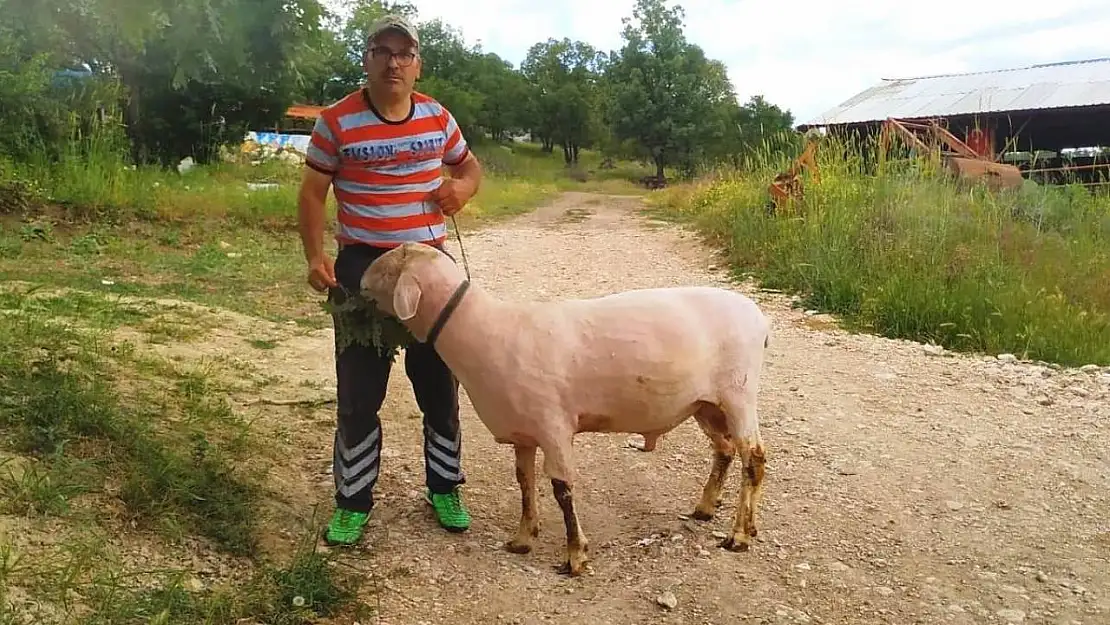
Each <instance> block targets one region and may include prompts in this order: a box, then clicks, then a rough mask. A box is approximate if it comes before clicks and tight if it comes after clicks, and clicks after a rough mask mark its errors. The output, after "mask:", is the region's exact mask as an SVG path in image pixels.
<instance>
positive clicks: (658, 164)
mask: <svg viewBox="0 0 1110 625" xmlns="http://www.w3.org/2000/svg"><path fill="white" fill-rule="evenodd" d="M653 160H654V161H655V177H656V179H658V180H659V181H660V182H662V181H663V180H664V178H663V154H661V153H660V154H656V155H655V157H654V158H653Z"/></svg>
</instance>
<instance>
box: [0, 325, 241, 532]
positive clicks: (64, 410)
mask: <svg viewBox="0 0 1110 625" xmlns="http://www.w3.org/2000/svg"><path fill="white" fill-rule="evenodd" d="M0 337H3V340H4V342H5V344H6V345H8V346H9V349H7V350H5V352H4V354H3V355H2V356H0V370H3V371H4V372H5V374H4V375H3V376H0V397H3V398H5V399H4V400H3V402H0V425H2V426H3V427H4V432H5V435H6V438H7V441H6V446H7V447H8V448H9V449H12V450H13V451H14V452H16V453H18V454H20V455H23V456H28V457H30V458H32V459H33V464H32V465H30V466H31V467H33V468H31V469H30V470H28V469H27V467H26V466H25V467H24V470H23V471H22V474H21V475H20V476H19V477H17V476H16V475H15V474H14V473H12V474H10V475H9V477H8V478H7V479H6V480H4V481H3V482H2V484H3V485H4V486H3V488H4V489H5V490H8V491H10V492H15V493H18V494H19V497H18V501H21V502H24V503H25V504H29V505H31V507H32V508H35V509H36V510H39V511H43V512H60V511H64V510H65V508H66V503H65V502H67V501H68V500H69V499H70V498H71V497H72V496H73V495H74V494H76V493H81V492H86V491H90V490H102V489H103V488H104V486H105V485H106V484H109V483H118V484H119V485H120V489H119V492H120V500H121V501H122V502H123V503H124V504H125V505H126V507H127V510H128V511H129V512H130V513H131V514H132V515H133V516H134V519H135V520H136V522H144V523H147V524H152V525H159V526H162V527H174V526H181V527H185V528H188V529H189V530H191V531H195V532H197V533H200V534H201V535H204V536H207V537H209V538H211V539H212V540H214V541H215V542H216V544H217V545H219V546H220V547H222V548H223V549H225V550H227V551H229V552H231V553H235V554H249V553H252V552H253V550H254V548H255V539H254V535H253V533H254V529H255V523H254V516H253V515H252V513H251V509H252V506H253V504H254V502H255V499H256V498H257V496H258V488H257V487H256V486H254V485H253V484H252V483H251V482H250V481H248V480H247V479H245V478H244V477H243V476H240V475H239V474H238V473H237V472H236V471H233V470H232V467H231V464H230V462H229V460H228V457H227V455H226V454H227V451H226V450H225V449H224V447H225V445H224V444H222V443H221V442H220V441H218V435H217V434H216V433H215V432H218V431H219V429H217V428H213V427H212V425H213V423H215V422H216V421H217V420H221V419H222V420H225V421H227V422H229V423H232V424H233V420H231V419H230V418H229V416H230V410H229V409H228V408H227V407H226V405H225V404H223V403H222V402H217V401H216V400H213V399H211V398H209V397H208V396H206V395H203V394H200V393H196V392H189V388H190V384H193V385H195V384H197V382H196V381H195V380H192V381H190V380H188V379H187V380H185V381H184V382H182V383H181V384H180V385H179V386H176V387H175V386H172V385H167V386H165V387H163V388H158V389H157V390H156V391H152V390H151V389H149V388H145V387H146V386H148V385H149V381H141V382H139V386H140V389H138V390H134V391H131V392H124V389H125V388H126V385H125V384H124V383H123V380H122V379H121V378H120V375H121V374H120V371H119V370H118V367H117V368H116V370H113V368H112V367H111V366H110V364H109V363H112V362H115V363H116V364H117V365H118V364H119V362H120V360H121V359H125V358H126V356H122V355H120V354H114V353H113V350H112V349H111V348H108V347H105V346H104V344H102V343H100V342H99V341H98V340H97V337H96V335H88V334H85V333H84V332H82V331H77V330H73V329H72V328H69V327H68V326H65V325H62V324H60V323H57V322H53V321H51V320H48V319H45V318H40V317H34V316H27V315H24V314H16V315H5V316H3V317H0ZM131 382H134V381H131ZM175 420H176V421H178V423H177V424H176V425H175V426H174V427H170V425H171V424H172V423H173V422H174V421H175ZM240 432H241V431H240ZM240 435H241V433H240ZM81 462H84V463H87V466H88V467H89V468H90V470H89V471H84V472H81V475H80V477H78V475H77V473H75V472H74V471H72V470H71V469H72V468H73V467H74V466H77V465H76V464H74V463H81ZM67 478H69V479H67Z"/></svg>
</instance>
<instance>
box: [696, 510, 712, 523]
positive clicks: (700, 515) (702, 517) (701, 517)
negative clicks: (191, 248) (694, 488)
mask: <svg viewBox="0 0 1110 625" xmlns="http://www.w3.org/2000/svg"><path fill="white" fill-rule="evenodd" d="M690 518H692V519H694V520H695V521H712V520H713V513H712V512H702V511H701V510H697V509H695V510H694V513H693V514H691V515H690Z"/></svg>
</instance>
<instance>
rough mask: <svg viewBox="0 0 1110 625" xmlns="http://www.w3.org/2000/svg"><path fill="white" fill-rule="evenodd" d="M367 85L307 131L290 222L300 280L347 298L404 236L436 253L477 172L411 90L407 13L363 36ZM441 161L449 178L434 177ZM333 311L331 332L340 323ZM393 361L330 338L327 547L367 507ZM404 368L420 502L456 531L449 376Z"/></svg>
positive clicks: (414, 352)
mask: <svg viewBox="0 0 1110 625" xmlns="http://www.w3.org/2000/svg"><path fill="white" fill-rule="evenodd" d="M363 64H364V69H365V71H366V76H367V84H366V86H365V87H363V88H361V89H359V90H358V91H355V92H352V93H350V94H348V95H347V96H345V97H344V98H343V99H341V100H339V101H338V102H336V103H334V104H332V105H331V106H329V107H327V108H326V109H325V110H323V111H322V112H321V114H320V116H319V118H318V119H317V120H316V126H315V128H313V131H312V138H311V143H310V145H309V148H308V152H307V159H306V162H305V164H306V167H305V170H304V177H303V180H302V183H301V191H300V201H299V204H300V209H299V221H300V232H301V241H302V244H303V245H304V252H305V258H306V260H307V261H308V282H309V284H310V285H311V286H312V287H313V288H314V289H316V290H317V291H320V292H323V291H324V290H327V291H328V300H329V301H330V302H333V303H340V302H342V301H344V299H345V297H346V295H347V294H357V293H358V292H359V279H360V278H361V276H362V273H363V272H364V271H365V270H366V268H367V267H368V266H369V265H370V263H371V261H373V260H374V259H375V258H377V257H378V256H380V255H381V254H383V253H385V252H386V251H387V250H388V249H390V248H392V247H395V246H397V245H399V244H400V243H403V242H406V241H417V242H423V243H427V244H429V245H434V246H437V247H439V248H440V249H442V245H443V242H444V240H445V239H446V237H447V224H446V222H445V220H444V216H445V215H446V216H450V215H454V214H455V213H457V212H458V211H459V210H460V209H461V208H462V207H463V206H464V205H465V204H466V203H467V201H468V200H469V199H470V198H471V197H473V196H474V194H475V193H476V192H477V190H478V186H479V183H480V181H481V167H480V165H479V164H478V161H477V159H476V158H475V157H474V155H473V154H472V153H471V152H470V150H469V149H468V147H467V142H466V139H465V138H464V137H463V136H462V133H461V132H460V131H459V127H458V124H457V123H456V122H455V119H454V117H453V116H452V115H451V113H450V112H449V111H448V110H447V109H446V108H444V107H443V106H442V105H440V104H439V103H438V102H437V101H435V100H434V99H432V98H430V97H428V96H426V95H424V94H422V93H419V92H417V91H414V88H413V84H414V83H415V81H416V79H417V78H418V77H419V76H420V67H421V59H420V39H419V36H418V34H417V32H416V29H415V28H413V26H412V24H410V23H409V22H408V21H407V20H406V19H404V18H403V17H400V16H396V15H391V16H387V17H385V18H384V19H382V20H380V21H378V22H377V23H376V24H375V25H374V26H373V27H372V28H371V31H370V32H369V34H368V35H367V51H366V53H365V54H364V56H363ZM444 165H446V166H447V168H448V170H449V171H450V173H451V178H446V179H441V177H440V176H441V168H442V166H444ZM330 186H334V189H335V198H336V201H337V204H338V224H337V228H336V234H335V237H336V241H337V242H338V244H339V252H338V255H337V256H336V259H335V261H334V262H333V261H332V260H331V259H330V258H329V257H328V255H327V254H326V253H325V252H324V248H323V234H324V206H325V201H326V199H327V193H328V188H329V187H330ZM340 314H342V313H337V312H335V313H333V322H334V323H335V326H336V329H337V331H338V329H339V326H340V324H341V322H344V321H346V322H349V321H352V320H354V319H356V317H348V318H346V319H341V318H340V316H339V315H340ZM391 363H392V359H391V358H390V356H388V355H382V354H380V353H379V351H378V350H377V349H376V348H375V347H374V346H373V345H367V344H361V343H357V342H355V343H351V344H349V345H346V346H343V347H342V348H341V347H340V345H339V343H338V341H337V343H336V378H337V385H338V387H337V394H338V409H337V425H336V432H335V441H334V459H333V462H334V467H333V472H334V476H335V503H336V508H335V511H334V513H333V515H332V517H331V520H330V521H329V523H328V526H327V529H326V530H325V532H324V539H325V542H327V543H328V544H331V545H351V544H354V543H356V542H357V541H358V540H359V539H360V538H361V537H362V533H363V529H364V527H365V525H366V521H367V519H368V517H369V514H370V511H371V508H372V507H373V490H374V485H375V484H376V482H377V478H378V470H379V466H380V454H381V445H382V430H381V422H380V420H379V416H378V411H379V410H380V409H381V405H382V401H383V400H384V398H385V394H386V385H387V382H388V379H389V372H390V369H391ZM405 370H406V373H407V375H408V378H409V381H410V382H411V384H412V388H413V392H414V394H415V396H416V402H417V404H418V405H419V406H420V410H421V411H422V412H423V414H424V469H425V475H426V482H425V483H426V487H427V490H426V493H425V498H426V500H427V502H428V503H429V504H431V506H432V508H433V510H434V511H435V514H436V518H437V520H438V521H439V523H440V525H441V526H443V527H444V528H446V529H447V530H448V531H465V530H466V529H467V528H468V527H469V526H470V514H469V513H468V511H467V509H466V507H465V505H464V504H463V502H462V499H461V497H460V494H459V489H458V487H459V486H460V485H461V484H463V483H464V482H465V477H464V475H463V472H462V468H461V465H460V458H461V443H462V436H461V428H460V427H459V405H458V382H457V381H456V380H455V378H454V376H453V375H452V374H451V371H450V370H449V369H448V368H447V365H445V364H444V362H443V360H441V359H440V357H439V355H438V354H437V353H436V351H435V349H434V348H433V347H432V346H431V345H428V344H422V343H414V344H412V345H411V346H409V347H408V348H407V349H406V350H405Z"/></svg>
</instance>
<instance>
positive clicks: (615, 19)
mask: <svg viewBox="0 0 1110 625" xmlns="http://www.w3.org/2000/svg"><path fill="white" fill-rule="evenodd" d="M336 1H338V0H336ZM678 3H679V4H681V5H682V6H683V8H684V9H685V13H686V19H685V31H686V36H687V38H688V39H689V40H690V41H692V42H694V43H697V44H698V45H700V46H702V48H704V49H705V51H706V53H707V54H708V55H709V56H710V57H712V58H716V59H720V60H722V61H724V62H725V64H726V65H727V66H728V68H729V75H730V77H731V79H732V82H733V85H734V86H735V87H736V91H737V94H738V95H739V97H740V99H741V100H746V99H747V98H748V97H749V96H751V95H753V94H763V95H764V97H766V98H767V99H768V100H770V101H771V102H772V103H775V104H778V105H779V106H782V107H784V108H789V109H790V110H791V111H792V112H793V113H794V115H795V118H796V119H798V121H805V120H806V119H808V118H811V117H814V116H816V115H818V114H820V113H821V112H823V111H824V110H826V109H828V108H831V107H833V106H835V105H837V104H839V103H841V102H843V101H844V100H846V99H848V98H849V97H851V96H853V95H855V94H856V93H858V92H859V91H862V90H863V89H865V88H867V87H869V86H870V85H872V84H874V83H875V82H877V81H878V80H880V79H882V78H897V77H912V76H920V75H929V74H944V73H952V72H964V71H975V70H985V69H1001V68H1006V67H1017V66H1022V65H1029V64H1033V63H1046V62H1055V61H1066V60H1076V59H1081V58H1090V57H1092V56H1096V55H1099V54H1104V52H1100V48H1101V46H1100V44H1098V43H1097V42H1098V41H1101V40H1103V39H1104V38H1105V33H1106V32H1110V3H1108V2H1105V0H1053V1H1052V2H1043V0H1036V1H1034V0H928V1H924V0H915V1H913V2H910V1H908V0H838V1H837V2H829V1H828V0H777V1H772V0H679V2H678ZM333 4H335V2H333ZM414 4H415V5H416V6H417V8H418V10H419V11H420V17H421V19H429V18H433V17H439V18H442V19H443V20H444V21H446V22H449V23H451V24H452V25H454V26H456V27H458V28H460V29H461V30H462V32H463V35H464V36H465V37H466V39H467V41H470V42H474V41H476V40H480V41H481V42H482V46H483V48H484V49H486V50H489V51H492V52H496V53H498V54H499V55H501V56H502V57H504V58H506V59H507V60H509V61H511V62H513V63H514V64H519V63H520V62H521V61H522V60H523V58H524V55H525V53H526V52H527V50H528V48H529V46H531V45H532V44H533V43H535V42H537V41H541V40H544V39H547V38H548V37H555V38H562V37H570V38H571V39H580V40H583V41H586V42H588V43H590V44H592V45H594V46H596V47H599V48H601V49H602V50H606V51H608V50H616V49H619V48H620V45H621V38H620V31H621V28H622V26H621V18H622V17H626V16H631V14H632V6H633V1H632V0H561V1H555V2H537V1H536V0H469V1H468V2H459V0H415V1H414ZM671 4H672V5H673V4H674V1H673V0H672V2H671ZM1092 42H1095V43H1092Z"/></svg>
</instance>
